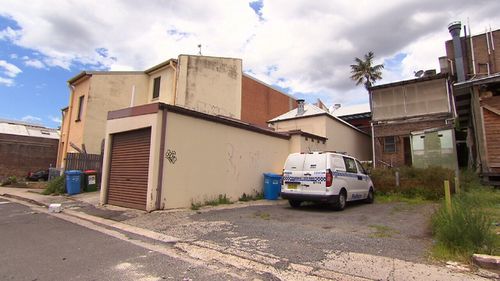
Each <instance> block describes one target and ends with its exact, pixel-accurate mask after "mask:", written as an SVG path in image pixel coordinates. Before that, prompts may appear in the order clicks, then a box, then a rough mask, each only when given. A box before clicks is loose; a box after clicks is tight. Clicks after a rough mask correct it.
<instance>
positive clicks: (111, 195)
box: [108, 128, 151, 210]
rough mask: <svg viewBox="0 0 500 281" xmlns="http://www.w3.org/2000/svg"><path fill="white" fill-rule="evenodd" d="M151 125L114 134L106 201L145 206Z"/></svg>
mask: <svg viewBox="0 0 500 281" xmlns="http://www.w3.org/2000/svg"><path fill="white" fill-rule="evenodd" d="M150 146H151V128H146V129H140V130H135V131H130V132H124V133H117V134H114V135H113V138H112V142H111V164H110V171H109V181H108V204H111V205H117V206H122V207H127V208H134V209H141V210H145V209H146V198H147V189H148V170H149V149H150Z"/></svg>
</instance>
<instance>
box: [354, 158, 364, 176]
mask: <svg viewBox="0 0 500 281" xmlns="http://www.w3.org/2000/svg"><path fill="white" fill-rule="evenodd" d="M356 165H357V166H358V171H359V172H361V173H362V174H365V175H366V170H365V167H363V165H361V163H359V161H358V160H356Z"/></svg>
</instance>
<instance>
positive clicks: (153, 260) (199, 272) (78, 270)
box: [0, 199, 238, 280]
mask: <svg viewBox="0 0 500 281" xmlns="http://www.w3.org/2000/svg"><path fill="white" fill-rule="evenodd" d="M165 247H168V245H166V246H165ZM234 279H235V277H234V276H229V275H227V274H226V273H222V272H220V271H213V270H211V269H209V268H207V267H206V266H204V265H193V264H192V263H189V262H186V261H182V260H178V259H175V258H172V257H169V256H167V255H163V254H161V253H158V252H155V251H150V250H147V249H145V248H142V247H139V246H136V245H134V244H131V243H129V242H127V241H123V240H120V239H117V238H114V237H111V236H108V235H106V234H102V233H100V232H98V231H95V230H91V229H87V228H85V227H82V226H79V225H76V224H73V223H71V222H67V221H65V220H61V219H59V218H56V217H54V216H51V215H49V214H45V213H39V212H36V211H33V210H32V209H31V208H29V207H27V206H24V205H21V204H17V203H13V202H9V201H6V200H4V199H0V280H234ZM236 279H238V278H236Z"/></svg>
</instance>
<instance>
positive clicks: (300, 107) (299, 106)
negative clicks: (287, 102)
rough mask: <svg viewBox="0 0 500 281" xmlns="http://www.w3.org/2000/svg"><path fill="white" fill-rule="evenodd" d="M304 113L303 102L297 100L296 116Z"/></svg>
mask: <svg viewBox="0 0 500 281" xmlns="http://www.w3.org/2000/svg"><path fill="white" fill-rule="evenodd" d="M304 112H305V110H304V100H302V99H300V100H297V116H300V115H303V114H304Z"/></svg>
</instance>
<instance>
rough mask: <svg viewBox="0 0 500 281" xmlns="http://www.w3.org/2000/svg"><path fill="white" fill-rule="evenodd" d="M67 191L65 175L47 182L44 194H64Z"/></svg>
mask: <svg viewBox="0 0 500 281" xmlns="http://www.w3.org/2000/svg"><path fill="white" fill-rule="evenodd" d="M64 193H66V186H65V180H64V176H59V177H57V178H55V179H53V180H51V181H49V183H48V184H47V188H45V190H44V191H42V194H43V195H50V194H55V195H58V194H64Z"/></svg>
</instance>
